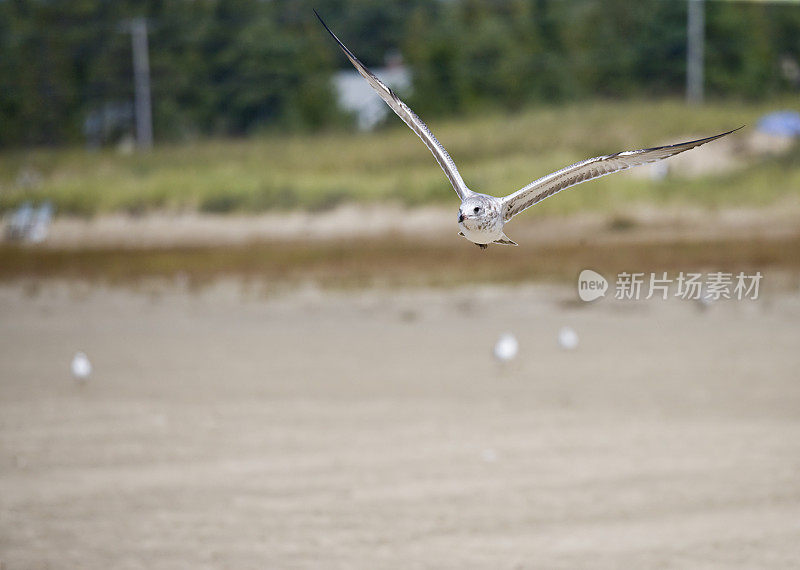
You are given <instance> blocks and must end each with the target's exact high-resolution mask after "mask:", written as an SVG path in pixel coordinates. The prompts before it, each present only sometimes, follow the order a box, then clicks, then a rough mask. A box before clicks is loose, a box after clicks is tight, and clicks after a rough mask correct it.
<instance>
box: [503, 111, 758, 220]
mask: <svg viewBox="0 0 800 570" xmlns="http://www.w3.org/2000/svg"><path fill="white" fill-rule="evenodd" d="M741 128H742V127H739V128H738V129H733V130H731V131H728V132H726V133H722V134H719V135H714V136H713V137H707V138H704V139H698V140H695V141H689V142H684V143H678V144H673V145H669V146H659V147H655V148H645V149H641V150H630V151H626V152H618V153H616V154H609V155H607V156H597V157H595V158H590V159H588V160H583V161H581V162H576V163H575V164H572V165H570V166H567V167H566V168H562V169H561V170H559V171H557V172H553V173H552V174H548V175H547V176H543V177H542V178H539V179H538V180H534V181H533V182H531V183H530V184H528V185H527V186H525V187H524V188H522V189H520V190H517V191H516V192H514V193H513V194H509V195H508V196H506V197H504V198H503V199H502V200H503V216H504V218H505V220H506V221H508V220H510V219H511V218H513V217H514V216H516V215H517V214H519V213H520V212H522V211H523V210H526V209H528V208H530V207H531V206H533V205H534V204H536V203H537V202H541V201H542V200H544V199H545V198H547V197H549V196H552V195H553V194H555V193H556V192H559V191H561V190H564V189H565V188H569V187H570V186H574V185H576V184H580V183H581V182H586V181H587V180H592V179H593V178H600V177H601V176H605V175H606V174H612V173H614V172H618V171H620V170H625V169H626V168H631V167H632V166H639V165H641V164H647V163H649V162H655V161H657V160H662V159H664V158H668V157H670V156H673V155H676V154H678V153H681V152H684V151H686V150H689V149H692V148H695V147H698V146H700V145H702V144H705V143H707V142H711V141H713V140H716V139H718V138H720V137H724V136H725V135H729V134H731V133H732V132H734V131H738V130H739V129H741Z"/></svg>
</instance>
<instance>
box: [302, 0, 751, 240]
mask: <svg viewBox="0 0 800 570" xmlns="http://www.w3.org/2000/svg"><path fill="white" fill-rule="evenodd" d="M314 13H315V14H316V15H317V18H319V21H320V22H322V25H323V26H325V29H326V30H328V33H330V35H331V36H332V37H333V39H334V40H336V43H338V44H339V47H340V48H341V49H342V51H343V52H344V54H345V55H346V56H347V59H349V60H350V63H352V64H353V66H354V67H355V68H356V70H357V71H358V72H359V73H360V74H361V76H362V77H364V79H366V80H367V82H368V83H369V84H370V85H371V86H372V88H373V89H374V90H375V91H376V92H377V93H378V95H379V96H380V97H381V99H383V100H384V101H385V102H386V104H387V105H389V107H391V109H392V110H393V111H394V112H395V113H396V114H397V116H398V117H400V118H401V119H403V121H404V122H405V123H406V124H407V125H408V126H409V127H411V130H412V131H414V132H415V133H416V134H417V136H419V138H420V139H422V142H424V143H425V146H427V147H428V148H429V149H430V151H431V152H432V153H433V156H434V157H435V158H436V161H437V162H438V163H439V166H441V167H442V170H444V173H445V175H446V176H447V178H448V180H450V184H452V185H453V188H454V189H455V191H456V194H458V197H459V198H461V206H460V207H459V209H458V226H459V228H461V231H460V232H459V235H461V236H464V237H465V238H467V239H468V240H469V241H471V242H473V243H474V244H476V245H478V246H479V247H481V248H482V249H486V248H487V247H488V244H490V243H498V244H504V245H517V244H516V243H515V242H513V241H512V240H510V239H509V238H508V236H506V234H505V232H504V227H505V224H506V222H508V221H509V220H510V219H511V218H513V217H514V216H516V215H517V214H519V213H520V212H522V211H524V210H526V209H528V208H530V207H531V206H533V205H534V204H536V203H537V202H540V201H542V200H544V199H545V198H547V197H549V196H552V195H553V194H555V193H556V192H559V191H560V190H564V189H565V188H569V187H570V186H574V185H575V184H580V183H581V182H586V181H587V180H592V179H593V178H599V177H600V176H605V175H606V174H611V173H613V172H618V171H620V170H625V169H626V168H630V167H632V166H639V165H641V164H647V163H649V162H655V161H657V160H661V159H663V158H668V157H670V156H673V155H676V154H678V153H681V152H683V151H686V150H689V149H692V148H694V147H697V146H700V145H702V144H705V143H707V142H710V141H713V140H716V139H718V138H720V137H724V136H725V135H728V134H730V133H732V132H733V131H737V130H739V129H741V128H742V127H739V129H733V130H730V131H727V132H725V133H721V134H718V135H714V136H711V137H706V138H703V139H698V140H694V141H689V142H683V143H678V144H673V145H669V146H659V147H655V148H645V149H641V150H630V151H624V152H617V153H614V154H608V155H605V156H597V157H594V158H589V159H587V160H582V161H581V162H576V163H575V164H572V165H570V166H567V167H566V168H562V169H561V170H559V171H557V172H553V173H552V174H548V175H547V176H543V177H542V178H539V179H537V180H534V181H533V182H531V183H530V184H528V185H527V186H525V187H524V188H521V189H519V190H517V191H516V192H514V193H513V194H509V195H508V196H503V197H495V196H489V195H488V194H481V193H479V192H473V191H472V190H470V189H469V188H467V185H466V184H465V183H464V180H463V179H462V178H461V174H459V172H458V168H456V164H455V162H453V159H452V158H450V155H449V154H448V153H447V150H446V149H445V148H444V146H442V143H440V142H439V141H438V140H437V139H436V137H435V136H433V133H432V132H431V131H430V129H428V127H427V125H425V123H423V122H422V119H420V118H419V117H417V115H416V114H415V113H414V111H412V110H411V109H410V108H409V107H408V106H407V105H406V104H405V103H403V102H402V101H401V100H400V98H399V97H398V96H397V95H396V94H395V93H394V91H392V90H391V89H390V88H389V87H387V86H386V85H385V84H384V83H383V82H382V81H381V80H380V79H378V78H377V77H376V76H375V75H374V74H373V73H372V72H371V71H370V70H369V69H367V67H366V66H365V65H364V64H363V63H361V62H360V61H359V60H358V58H357V57H356V56H355V55H354V54H353V52H351V51H350V50H349V49H348V48H347V46H345V45H344V44H343V43H342V42H341V40H339V38H337V37H336V34H334V33H333V32H332V31H331V29H330V28H329V27H328V26H327V24H326V23H325V22H324V21H323V20H322V18H321V17H320V15H319V14H317V11H316V10H314Z"/></svg>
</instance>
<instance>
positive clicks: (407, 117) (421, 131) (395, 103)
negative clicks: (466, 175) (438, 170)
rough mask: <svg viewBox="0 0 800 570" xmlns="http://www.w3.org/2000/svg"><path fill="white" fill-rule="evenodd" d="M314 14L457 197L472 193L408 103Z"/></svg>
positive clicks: (443, 150) (448, 156) (442, 148)
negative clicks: (417, 140) (441, 172)
mask: <svg viewBox="0 0 800 570" xmlns="http://www.w3.org/2000/svg"><path fill="white" fill-rule="evenodd" d="M314 14H316V15H317V18H319V21H320V22H322V25H323V26H325V29H326V30H328V33H329V34H330V35H331V36H332V37H333V39H334V40H336V43H338V44H339V47H340V48H342V51H343V52H344V54H345V55H346V56H347V59H349V60H350V63H352V64H353V67H355V68H356V71H358V72H359V73H360V74H361V76H362V77H363V78H364V79H366V80H367V83H369V84H370V86H371V87H372V88H373V89H374V90H375V92H376V93H377V94H378V95H380V97H381V99H383V100H384V101H386V104H387V105H389V107H391V109H392V111H394V112H395V113H396V114H397V116H398V117H400V118H401V119H403V121H404V122H405V124H407V125H408V126H409V127H411V130H412V131H414V132H415V133H417V136H418V137H419V138H420V139H422V142H424V143H425V146H427V147H428V148H429V149H430V151H431V152H432V153H433V156H434V158H436V161H437V162H438V163H439V166H441V167H442V170H444V173H445V175H446V176H447V179H448V180H450V184H452V185H453V188H454V189H455V191H456V194H458V197H459V198H461V199H462V200H463V199H464V198H465V197H466V196H468V195H470V194H472V191H471V190H470V189H469V188H467V185H466V184H464V180H463V179H462V178H461V174H459V172H458V169H457V168H456V164H455V162H453V159H452V158H450V155H449V154H448V153H447V150H446V149H445V148H444V146H442V143H440V142H439V141H438V140H437V139H436V137H435V136H433V133H432V132H431V131H430V129H429V128H428V126H427V125H426V124H425V123H423V122H422V119H420V118H419V117H417V115H416V114H415V113H414V111H412V110H411V109H409V107H408V105H406V104H405V103H403V102H402V101H401V100H400V98H399V97H398V96H397V95H396V94H395V92H394V91H392V90H391V89H390V88H389V87H388V86H387V85H386V84H385V83H384V82H383V81H381V80H380V79H378V78H377V77H376V76H375V74H374V73H372V72H371V71H370V70H369V69H367V67H366V66H365V65H364V64H363V63H361V62H360V61H359V60H358V58H357V57H356V56H355V55H353V52H351V51H350V50H349V49H348V48H347V46H346V45H344V44H343V43H342V42H341V40H340V39H339V38H337V37H336V34H334V33H333V32H332V31H331V29H330V28H329V27H328V25H327V24H326V23H325V22H324V21H323V20H322V18H321V17H320V15H319V14H317V11H316V10H314Z"/></svg>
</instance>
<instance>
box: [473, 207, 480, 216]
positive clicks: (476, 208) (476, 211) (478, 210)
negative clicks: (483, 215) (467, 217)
mask: <svg viewBox="0 0 800 570" xmlns="http://www.w3.org/2000/svg"><path fill="white" fill-rule="evenodd" d="M472 211H473V212H475V213H476V214H477V213H478V212H480V211H481V207H480V206H475V209H473V210H472Z"/></svg>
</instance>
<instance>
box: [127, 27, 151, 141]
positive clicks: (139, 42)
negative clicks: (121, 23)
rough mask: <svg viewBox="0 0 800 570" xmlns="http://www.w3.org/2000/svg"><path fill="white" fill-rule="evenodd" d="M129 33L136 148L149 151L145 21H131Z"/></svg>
mask: <svg viewBox="0 0 800 570" xmlns="http://www.w3.org/2000/svg"><path fill="white" fill-rule="evenodd" d="M130 32H131V45H132V47H133V81H134V87H135V93H136V98H135V109H136V146H138V147H139V148H140V149H142V150H149V149H151V148H152V147H153V117H152V112H151V108H150V59H149V56H148V53H147V20H146V19H145V18H143V17H139V18H134V19H133V20H131V22H130Z"/></svg>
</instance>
